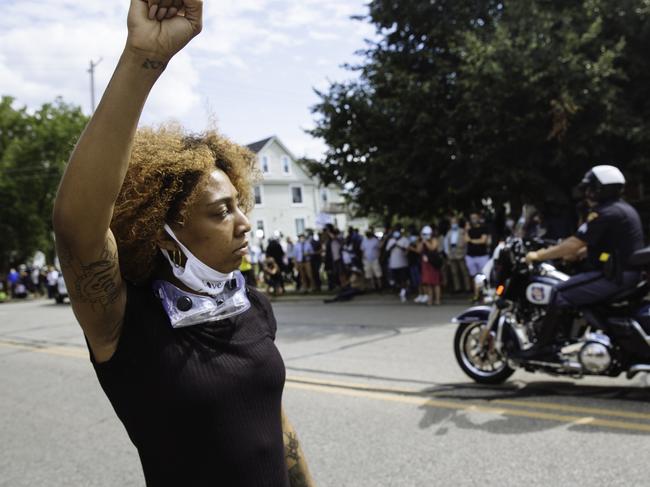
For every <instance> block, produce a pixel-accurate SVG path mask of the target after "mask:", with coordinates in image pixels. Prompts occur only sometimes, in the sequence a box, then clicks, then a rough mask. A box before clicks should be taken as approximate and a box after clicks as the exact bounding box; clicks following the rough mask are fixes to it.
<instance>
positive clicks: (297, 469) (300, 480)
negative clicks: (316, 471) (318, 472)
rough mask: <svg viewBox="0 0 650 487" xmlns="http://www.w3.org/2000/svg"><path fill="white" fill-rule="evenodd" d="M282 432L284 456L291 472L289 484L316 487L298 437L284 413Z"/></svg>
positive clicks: (297, 486)
mask: <svg viewBox="0 0 650 487" xmlns="http://www.w3.org/2000/svg"><path fill="white" fill-rule="evenodd" d="M282 431H283V433H284V455H285V458H286V461H287V469H288V471H289V484H290V485H291V487H315V486H316V483H315V482H314V479H313V478H312V476H311V473H310V472H309V467H308V466H307V460H306V459H305V454H304V453H303V451H302V447H301V446H300V441H299V440H298V435H297V434H296V431H295V430H294V429H293V426H292V425H291V423H290V422H289V420H288V419H287V418H286V416H285V415H284V413H283V414H282Z"/></svg>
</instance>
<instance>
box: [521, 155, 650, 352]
mask: <svg viewBox="0 0 650 487" xmlns="http://www.w3.org/2000/svg"><path fill="white" fill-rule="evenodd" d="M579 188H580V189H581V191H582V192H583V194H584V196H585V198H586V200H587V203H588V205H589V213H588V215H587V218H586V220H585V221H584V223H582V225H581V226H580V227H579V228H578V230H577V232H576V233H575V235H574V236H572V237H569V238H568V239H566V240H564V241H563V242H562V243H560V244H559V245H555V246H553V247H549V248H547V249H542V250H538V251H535V252H529V253H528V255H527V256H526V260H527V261H528V262H535V261H544V260H554V259H562V258H566V259H569V258H574V257H575V256H577V255H580V254H581V253H583V252H584V251H585V249H586V253H587V257H586V258H587V263H588V267H589V269H590V270H589V271H588V272H583V273H580V274H576V275H574V276H573V277H571V278H570V279H569V280H568V281H565V282H563V283H561V284H559V285H558V286H557V287H556V288H555V290H554V293H553V297H552V299H551V303H550V304H549V307H548V309H547V312H546V315H545V317H544V320H543V322H542V324H541V329H540V331H539V333H538V340H537V342H536V343H535V345H534V346H533V347H532V348H530V349H528V350H525V351H521V352H519V353H517V354H516V355H515V356H513V358H515V359H520V360H539V361H549V360H550V361H557V359H558V357H557V351H558V350H557V349H556V348H554V347H553V343H554V341H555V338H556V336H557V333H558V331H559V330H560V328H559V327H560V326H561V325H562V324H563V323H565V322H566V320H565V318H566V317H567V315H568V312H569V310H572V309H575V308H578V307H584V306H588V305H592V304H596V303H599V302H603V301H607V300H608V299H611V298H612V297H614V296H616V295H618V294H620V293H622V292H624V291H625V290H627V289H630V288H634V287H635V286H636V284H637V282H638V280H639V273H638V272H636V271H631V270H627V269H626V264H627V260H628V258H629V257H630V255H632V254H633V253H634V252H635V251H636V250H639V249H641V248H642V247H643V244H644V242H643V230H642V226H641V219H640V217H639V214H638V213H637V211H636V210H635V209H634V208H633V207H632V206H630V205H629V204H628V203H626V202H625V201H623V199H622V195H623V190H624V188H625V177H624V176H623V173H622V172H621V171H620V170H619V169H618V168H616V167H614V166H595V167H593V168H591V170H589V171H588V172H587V174H585V176H584V178H583V179H582V182H581V183H580V186H579Z"/></svg>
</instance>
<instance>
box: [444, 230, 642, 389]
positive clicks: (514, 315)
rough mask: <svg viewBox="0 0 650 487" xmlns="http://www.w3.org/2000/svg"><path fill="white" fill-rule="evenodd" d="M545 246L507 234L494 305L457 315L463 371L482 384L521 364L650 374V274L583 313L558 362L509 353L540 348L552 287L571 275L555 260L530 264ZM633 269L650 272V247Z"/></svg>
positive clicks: (565, 371) (531, 368)
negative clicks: (534, 252) (528, 257)
mask: <svg viewBox="0 0 650 487" xmlns="http://www.w3.org/2000/svg"><path fill="white" fill-rule="evenodd" d="M542 246H543V243H541V242H535V241H526V240H522V239H520V238H510V239H508V240H507V241H506V242H505V243H504V245H503V247H502V249H501V250H500V252H499V253H498V256H496V257H495V258H494V261H493V265H494V270H493V274H494V281H495V282H494V284H495V286H496V290H495V299H494V301H493V303H492V305H491V306H486V305H481V306H474V307H472V308H469V309H467V310H466V311H464V312H463V313H461V314H460V315H458V316H456V317H455V318H454V319H453V322H454V323H455V324H457V325H458V327H457V330H456V334H455V337H454V352H455V355H456V360H457V361H458V364H459V365H460V367H461V369H462V370H463V371H464V372H465V373H466V374H467V375H468V376H469V377H471V378H472V379H473V380H474V381H475V382H478V383H481V384H500V383H503V382H505V381H506V380H507V379H508V378H509V377H510V376H511V375H512V374H513V373H514V372H515V370H516V369H517V368H522V369H524V370H526V371H528V372H537V371H539V372H544V373H548V374H552V375H559V376H570V377H574V378H580V377H583V376H606V377H616V376H618V375H620V374H621V373H626V375H627V377H628V378H629V379H631V378H632V377H634V376H635V375H636V374H638V373H639V372H650V296H648V293H649V292H650V283H649V282H648V281H646V280H645V279H644V280H642V281H641V282H639V283H638V285H637V286H636V288H633V289H630V290H626V291H625V292H622V293H619V294H618V295H616V296H614V297H612V298H611V299H610V300H609V301H607V302H603V303H599V304H598V305H593V306H590V307H589V308H586V309H581V310H578V311H577V312H576V313H575V314H574V315H573V320H572V323H571V326H570V328H569V329H567V330H565V333H564V335H565V336H564V337H563V338H562V339H561V343H558V345H559V346H560V353H559V357H560V360H559V361H558V362H543V361H539V360H528V361H524V360H517V359H512V358H509V357H512V356H513V355H515V354H516V352H517V351H519V350H527V349H529V348H530V347H532V346H533V343H534V342H535V340H536V336H537V334H538V333H539V331H540V324H541V323H542V321H543V317H544V314H545V310H546V306H547V305H548V304H549V303H550V300H551V294H552V290H553V287H554V286H555V285H556V284H558V283H559V282H562V281H566V280H568V279H569V276H568V275H567V274H565V273H563V272H560V271H559V270H558V269H557V268H556V267H554V266H553V265H551V264H549V263H546V262H542V263H534V264H529V263H527V262H526V258H525V256H526V254H527V253H528V252H529V251H532V250H537V249H538V248H540V247H542ZM628 267H630V268H634V269H639V270H644V271H645V270H649V269H650V247H647V248H645V249H642V250H639V251H637V252H636V253H635V254H633V255H632V257H631V258H630V260H629V262H628ZM558 342H559V340H558Z"/></svg>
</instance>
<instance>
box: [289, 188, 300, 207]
mask: <svg viewBox="0 0 650 487" xmlns="http://www.w3.org/2000/svg"><path fill="white" fill-rule="evenodd" d="M291 202H292V203H293V204H294V205H301V204H302V188H301V187H300V186H292V187H291Z"/></svg>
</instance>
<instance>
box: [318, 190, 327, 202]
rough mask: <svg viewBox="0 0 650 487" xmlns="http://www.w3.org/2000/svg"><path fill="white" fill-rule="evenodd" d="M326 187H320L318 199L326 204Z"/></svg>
mask: <svg viewBox="0 0 650 487" xmlns="http://www.w3.org/2000/svg"><path fill="white" fill-rule="evenodd" d="M327 199H328V198H327V188H321V190H320V200H321V201H322V202H323V204H324V205H326V204H327Z"/></svg>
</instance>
